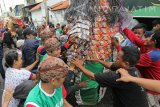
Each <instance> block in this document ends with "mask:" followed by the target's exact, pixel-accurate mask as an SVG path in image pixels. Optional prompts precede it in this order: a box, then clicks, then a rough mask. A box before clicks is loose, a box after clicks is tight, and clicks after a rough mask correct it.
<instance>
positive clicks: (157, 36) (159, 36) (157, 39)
mask: <svg viewBox="0 0 160 107" xmlns="http://www.w3.org/2000/svg"><path fill="white" fill-rule="evenodd" d="M152 40H154V41H155V42H156V44H155V47H156V48H160V31H157V32H156V33H155V34H153V36H152Z"/></svg>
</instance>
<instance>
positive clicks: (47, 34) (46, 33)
mask: <svg viewBox="0 0 160 107" xmlns="http://www.w3.org/2000/svg"><path fill="white" fill-rule="evenodd" d="M40 36H41V41H42V42H43V43H45V41H46V40H47V39H49V38H52V37H56V36H55V34H54V33H53V32H51V31H48V30H43V31H41V33H40Z"/></svg>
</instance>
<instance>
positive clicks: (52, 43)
mask: <svg viewBox="0 0 160 107" xmlns="http://www.w3.org/2000/svg"><path fill="white" fill-rule="evenodd" d="M44 48H45V50H46V51H47V53H48V55H49V56H52V57H60V53H61V47H60V42H59V40H58V39H57V38H49V39H48V40H46V41H45V43H44Z"/></svg>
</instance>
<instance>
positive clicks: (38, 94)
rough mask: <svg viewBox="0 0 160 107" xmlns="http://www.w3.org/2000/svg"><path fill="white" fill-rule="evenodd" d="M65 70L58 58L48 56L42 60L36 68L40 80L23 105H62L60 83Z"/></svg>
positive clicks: (49, 106)
mask: <svg viewBox="0 0 160 107" xmlns="http://www.w3.org/2000/svg"><path fill="white" fill-rule="evenodd" d="M67 70H68V69H67V65H66V64H65V63H64V62H63V61H62V60H61V59H59V58H55V57H48V58H46V59H45V60H44V61H42V62H41V64H40V66H39V69H38V71H39V77H40V82H39V83H38V84H37V85H36V86H35V87H34V88H33V89H32V90H31V92H30V94H29V95H28V97H27V100H26V103H25V107H46V106H47V107H64V99H63V94H62V84H63V82H64V80H65V76H66V74H67ZM68 107H71V106H68Z"/></svg>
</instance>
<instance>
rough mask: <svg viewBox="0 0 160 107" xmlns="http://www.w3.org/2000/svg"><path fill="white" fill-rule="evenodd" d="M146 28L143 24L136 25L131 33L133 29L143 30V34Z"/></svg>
mask: <svg viewBox="0 0 160 107" xmlns="http://www.w3.org/2000/svg"><path fill="white" fill-rule="evenodd" d="M146 28H147V26H146V25H145V24H144V23H139V24H137V25H136V26H135V27H134V28H132V31H134V30H135V29H143V33H145V31H146Z"/></svg>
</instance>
